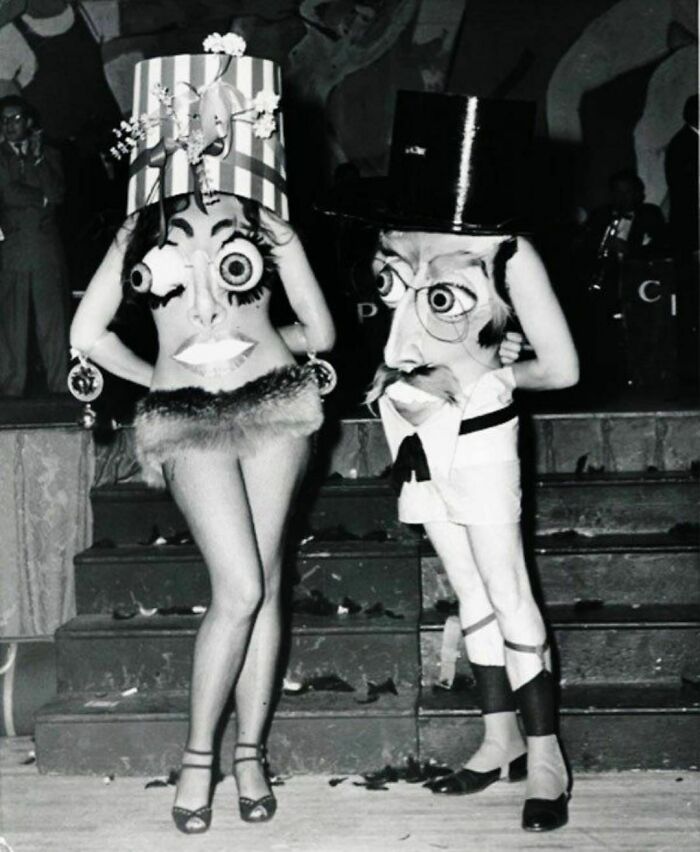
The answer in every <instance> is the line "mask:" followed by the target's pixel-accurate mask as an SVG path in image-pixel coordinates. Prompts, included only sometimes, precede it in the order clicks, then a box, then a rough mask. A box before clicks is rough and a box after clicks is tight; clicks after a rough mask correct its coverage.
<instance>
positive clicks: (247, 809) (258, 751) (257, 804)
mask: <svg viewBox="0 0 700 852" xmlns="http://www.w3.org/2000/svg"><path fill="white" fill-rule="evenodd" d="M236 748H253V749H255V754H254V755H250V757H237V758H236V759H235V760H234V761H233V768H234V770H235V768H236V766H237V765H238V764H239V763H245V762H246V761H249V760H254V761H256V763H259V764H260V766H261V768H262V770H263V773H264V774H265V778H266V780H267V774H268V773H267V761H266V759H265V746H262V745H259V744H258V743H236ZM238 810H239V812H240V815H241V819H242V820H243V822H269V821H270V820H271V819H272V817H273V816H274V815H275V811H276V810H277V799H276V798H275V797H274V795H273V793H272V791H270V792H269V793H267V794H266V795H265V796H261V797H260V798H259V799H249V798H248V797H247V796H239V797H238Z"/></svg>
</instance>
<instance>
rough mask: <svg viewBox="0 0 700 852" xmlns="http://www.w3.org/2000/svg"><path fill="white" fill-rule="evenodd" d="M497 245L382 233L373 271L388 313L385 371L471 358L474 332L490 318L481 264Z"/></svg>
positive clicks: (475, 339) (484, 270)
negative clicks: (386, 367)
mask: <svg viewBox="0 0 700 852" xmlns="http://www.w3.org/2000/svg"><path fill="white" fill-rule="evenodd" d="M499 242H500V239H499V238H491V237H467V236H457V235H452V234H430V233H422V232H417V233H414V232H389V233H386V234H384V235H382V237H381V239H380V243H379V247H378V249H377V252H376V254H375V257H374V260H373V263H372V269H373V271H374V274H375V276H376V281H377V288H378V291H379V296H380V298H381V299H382V301H383V302H384V304H385V305H387V307H388V308H390V309H391V310H392V311H393V312H394V315H393V318H392V324H391V331H390V333H389V339H388V341H387V344H386V347H385V349H384V360H385V362H386V364H387V365H388V366H389V367H395V368H398V369H402V370H411V369H414V368H415V367H418V366H423V365H426V364H430V365H439V364H442V365H445V366H450V365H454V364H456V363H458V362H459V361H461V360H464V359H467V358H477V360H478V356H479V349H480V345H479V343H478V334H479V331H480V330H481V329H482V328H483V327H484V326H485V325H487V324H488V323H489V322H490V321H491V319H492V317H493V306H492V295H493V292H494V288H493V284H492V282H491V280H490V278H489V275H488V273H487V261H489V260H490V259H491V258H492V257H493V254H494V253H495V251H496V248H497V247H498V244H499ZM481 357H482V358H483V357H484V356H483V354H482V355H481Z"/></svg>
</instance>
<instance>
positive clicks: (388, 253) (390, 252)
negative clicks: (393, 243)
mask: <svg viewBox="0 0 700 852" xmlns="http://www.w3.org/2000/svg"><path fill="white" fill-rule="evenodd" d="M378 249H379V251H380V252H381V253H382V254H383V255H384V256H385V257H398V258H399V259H400V260H405V259H406V258H405V257H404V256H403V255H402V254H399V253H398V252H397V251H396V250H395V249H393V248H391V247H390V246H388V245H385V244H384V243H379V246H378Z"/></svg>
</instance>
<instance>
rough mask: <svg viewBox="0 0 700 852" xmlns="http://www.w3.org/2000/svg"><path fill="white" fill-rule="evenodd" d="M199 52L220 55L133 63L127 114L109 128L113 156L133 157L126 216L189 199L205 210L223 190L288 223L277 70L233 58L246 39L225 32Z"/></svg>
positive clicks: (251, 59)
mask: <svg viewBox="0 0 700 852" xmlns="http://www.w3.org/2000/svg"><path fill="white" fill-rule="evenodd" d="M208 42H209V44H208ZM212 45H213V46H212ZM231 45H233V49H230V48H231ZM204 46H205V49H210V50H211V49H213V50H218V51H220V52H217V53H210V54H183V55H179V56H165V57H158V58H155V59H146V60H143V61H141V62H139V63H138V64H137V65H136V72H135V79H134V112H133V117H132V119H131V120H130V121H124V122H122V125H121V127H120V129H119V130H117V131H115V133H116V134H117V142H116V145H115V148H114V149H113V153H116V155H117V156H119V155H120V154H127V153H129V152H130V153H131V162H130V170H129V188H128V201H127V211H128V213H133V212H134V211H136V210H140V209H141V208H142V207H145V206H146V205H148V204H152V203H154V202H158V201H160V202H162V200H163V199H164V198H168V197H170V196H173V195H181V194H184V193H190V192H194V193H195V194H197V195H200V194H201V197H202V198H203V200H204V203H206V201H207V199H208V197H211V196H212V194H213V193H217V192H224V193H231V194H233V195H238V196H242V197H243V198H249V199H251V200H253V201H257V202H259V203H260V204H262V205H263V206H265V207H267V208H269V209H270V210H272V211H273V212H274V213H276V214H277V215H278V216H280V217H281V218H283V219H285V220H286V219H288V218H289V209H288V203H287V183H286V170H285V159H284V133H283V129H282V116H281V113H280V112H279V111H277V107H278V102H279V98H280V95H281V74H280V69H279V66H278V65H277V64H276V63H274V62H272V61H271V60H269V59H260V58H257V57H252V56H242V55H240V54H241V53H242V52H243V50H244V49H245V42H244V41H243V39H241V38H240V37H239V36H236V35H234V34H232V33H228V34H226V35H225V36H219V35H218V34H214V35H213V36H209V37H208V38H207V39H206V40H205V42H204ZM227 47H228V48H229V49H228V50H227Z"/></svg>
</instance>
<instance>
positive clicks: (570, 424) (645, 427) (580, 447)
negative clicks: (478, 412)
mask: <svg viewBox="0 0 700 852" xmlns="http://www.w3.org/2000/svg"><path fill="white" fill-rule="evenodd" d="M536 396H537V395H536V394H533V395H531V396H530V397H529V398H528V397H527V396H524V398H523V399H522V400H520V402H521V403H523V404H524V406H523V407H526V406H527V404H528V402H530V403H532V402H536V399H535V397H536ZM521 429H522V431H523V435H524V438H525V442H524V443H525V444H526V445H527V446H528V447H530V448H531V450H530V454H531V456H532V458H533V464H534V468H535V469H536V470H537V471H539V472H540V473H569V474H571V473H574V472H575V471H576V470H578V469H579V468H580V467H581V465H582V463H583V466H584V467H588V466H590V467H595V468H601V467H604V468H605V469H606V470H608V471H624V470H632V471H634V470H647V469H648V468H651V467H653V468H655V469H657V470H677V471H683V470H685V471H687V470H689V469H690V466H691V464H693V463H694V462H697V460H698V459H700V411H699V410H698V409H697V408H696V409H691V408H686V409H678V410H670V409H667V410H665V411H653V410H652V411H578V412H566V413H536V414H532V415H527V414H526V415H525V416H524V417H522V418H521ZM318 444H319V446H318V454H319V456H320V457H321V458H322V459H324V460H325V464H326V467H327V469H328V471H329V472H335V473H338V474H340V475H341V476H345V477H353V476H365V477H366V476H380V475H381V473H382V471H383V470H384V469H385V468H386V467H387V465H389V464H390V462H391V458H390V455H389V449H388V447H387V443H386V440H385V438H384V432H383V429H382V424H381V423H380V422H379V420H377V419H376V418H373V417H370V416H360V417H346V418H344V419H343V420H340V421H338V422H337V423H334V424H333V425H332V428H331V429H329V430H325V431H322V432H321V434H320V437H319V442H318ZM96 454H97V467H96V474H97V484H99V485H105V484H108V483H113V482H116V481H119V480H120V479H123V478H124V477H125V476H129V477H138V473H139V471H138V463H137V462H136V456H135V453H134V447H133V430H132V429H131V428H128V427H127V428H123V429H119V430H117V432H116V433H115V434H114V435H113V438H112V441H111V442H109V443H107V444H98V445H96Z"/></svg>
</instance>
